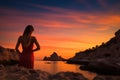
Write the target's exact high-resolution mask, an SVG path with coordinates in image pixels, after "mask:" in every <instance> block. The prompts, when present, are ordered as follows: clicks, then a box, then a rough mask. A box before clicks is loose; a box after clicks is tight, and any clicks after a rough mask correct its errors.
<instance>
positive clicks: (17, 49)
mask: <svg viewBox="0 0 120 80" xmlns="http://www.w3.org/2000/svg"><path fill="white" fill-rule="evenodd" d="M20 38H21V37H19V38H18V40H17V44H16V47H15V50H16V52H18V53H21V52H20V51H19V46H20V41H21V40H20Z"/></svg>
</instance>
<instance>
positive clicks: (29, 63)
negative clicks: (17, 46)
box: [19, 43, 34, 69]
mask: <svg viewBox="0 0 120 80" xmlns="http://www.w3.org/2000/svg"><path fill="white" fill-rule="evenodd" d="M22 48H23V51H22V53H21V54H20V61H19V66H22V67H25V68H32V69H33V67H34V54H33V52H32V49H33V43H31V44H30V45H29V46H28V47H24V46H22Z"/></svg>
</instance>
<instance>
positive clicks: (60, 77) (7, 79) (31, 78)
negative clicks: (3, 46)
mask: <svg viewBox="0 0 120 80" xmlns="http://www.w3.org/2000/svg"><path fill="white" fill-rule="evenodd" d="M0 80H88V79H87V78H85V77H84V76H83V75H82V74H80V73H73V72H59V73H56V74H50V73H48V72H45V71H41V70H34V69H26V68H23V67H18V66H17V65H14V66H3V65H0Z"/></svg>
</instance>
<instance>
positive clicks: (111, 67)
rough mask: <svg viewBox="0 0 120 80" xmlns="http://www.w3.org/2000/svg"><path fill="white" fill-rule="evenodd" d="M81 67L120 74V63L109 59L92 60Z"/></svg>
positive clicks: (102, 72) (101, 72) (108, 73)
mask: <svg viewBox="0 0 120 80" xmlns="http://www.w3.org/2000/svg"><path fill="white" fill-rule="evenodd" d="M80 69H82V70H88V71H92V72H96V73H98V74H104V75H120V65H118V64H115V63H111V62H109V61H107V60H100V61H95V62H91V63H89V64H88V65H82V66H81V67H80Z"/></svg>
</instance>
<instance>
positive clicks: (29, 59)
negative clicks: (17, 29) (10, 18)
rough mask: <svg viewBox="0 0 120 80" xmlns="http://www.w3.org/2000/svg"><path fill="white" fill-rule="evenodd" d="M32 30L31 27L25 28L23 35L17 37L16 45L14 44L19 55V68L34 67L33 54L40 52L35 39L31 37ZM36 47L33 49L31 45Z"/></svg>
mask: <svg viewBox="0 0 120 80" xmlns="http://www.w3.org/2000/svg"><path fill="white" fill-rule="evenodd" d="M33 31H34V28H33V26H32V25H28V26H26V28H25V30H24V33H23V35H22V36H19V38H18V41H17V44H16V47H15V49H16V51H17V52H18V53H20V56H19V58H20V61H19V66H22V67H25V68H33V67H34V54H33V52H35V51H37V50H40V45H39V43H38V41H37V39H36V38H35V37H34V36H31V35H32V32H33ZM20 44H21V45H22V52H20V50H19V47H20ZM34 44H35V45H36V48H35V49H34V48H33V45H34Z"/></svg>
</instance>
